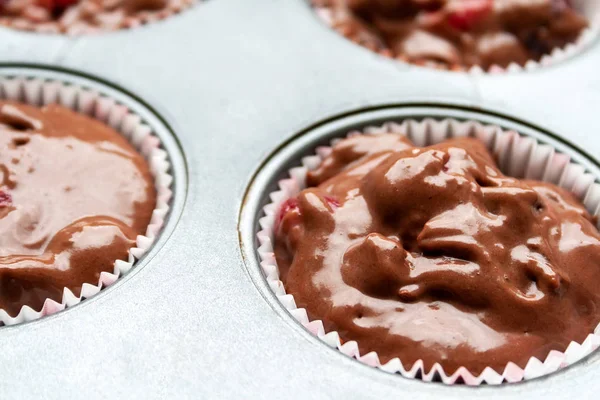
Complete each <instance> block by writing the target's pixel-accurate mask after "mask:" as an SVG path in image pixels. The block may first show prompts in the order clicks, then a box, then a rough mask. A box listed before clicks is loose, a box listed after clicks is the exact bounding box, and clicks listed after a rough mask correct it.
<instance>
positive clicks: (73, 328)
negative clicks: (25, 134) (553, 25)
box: [0, 0, 600, 399]
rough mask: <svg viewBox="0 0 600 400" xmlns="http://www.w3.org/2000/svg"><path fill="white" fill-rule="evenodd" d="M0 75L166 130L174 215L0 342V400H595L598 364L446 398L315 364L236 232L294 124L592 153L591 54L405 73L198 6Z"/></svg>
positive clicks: (23, 48)
mask: <svg viewBox="0 0 600 400" xmlns="http://www.w3.org/2000/svg"><path fill="white" fill-rule="evenodd" d="M0 61H4V62H8V61H13V62H34V63H45V64H50V65H58V66H63V67H67V68H71V69H75V70H80V71H84V72H88V73H92V74H95V75H97V76H99V77H101V78H104V79H107V80H109V81H112V82H115V83H116V84H119V85H122V86H123V87H125V88H126V89H128V90H131V91H132V92H133V93H135V94H137V95H139V96H140V97H142V98H143V99H145V100H146V101H147V102H149V103H150V104H151V105H152V106H154V107H156V108H157V109H158V110H159V111H160V112H161V113H162V114H163V115H164V116H165V117H166V118H167V119H168V120H169V122H171V123H172V125H173V127H174V129H175V130H176V133H177V135H178V138H179V140H180V141H181V144H182V147H183V149H184V153H185V156H186V160H187V166H188V174H189V175H188V180H189V185H188V188H187V200H186V205H185V207H184V209H183V213H182V216H181V219H180V220H179V223H178V224H177V226H176V227H175V229H174V231H173V234H172V235H171V237H170V238H169V240H168V241H166V243H165V244H164V246H162V247H161V248H160V250H159V251H158V252H157V254H155V255H154V257H153V258H152V259H151V260H149V261H148V263H147V264H146V265H144V266H143V267H142V268H139V269H138V270H136V271H135V273H133V274H131V275H130V276H128V277H127V278H125V279H124V280H123V281H122V282H120V283H119V284H117V285H116V286H115V287H112V288H109V289H108V290H106V291H105V292H104V293H102V294H101V295H99V296H97V297H96V298H93V299H91V300H89V301H86V302H84V303H83V304H81V305H79V306H76V307H74V308H72V309H70V310H68V311H66V312H63V313H60V314H57V315H56V316H54V317H51V318H47V319H42V320H40V321H37V322H35V323H30V324H25V325H22V326H17V327H14V328H1V329H0V360H1V361H2V363H1V366H0V374H1V375H0V376H2V379H1V381H0V397H1V398H3V399H4V398H49V399H65V398H89V399H93V398H166V397H168V398H223V397H228V398H232V397H242V398H307V397H310V398H313V399H318V398H342V397H344V398H361V397H365V398H369V397H371V398H383V397H384V396H385V397H386V398H392V397H393V398H402V396H410V397H411V398H413V399H428V398H438V397H441V396H446V397H448V398H456V399H459V398H461V399H470V398H481V397H485V398H490V399H492V398H499V399H500V398H542V397H544V398H556V397H558V396H560V397H564V396H566V395H569V396H577V397H578V398H592V396H593V395H597V393H598V392H600V379H599V378H600V361H599V360H600V356H599V355H598V354H596V355H595V356H593V357H591V358H589V359H588V360H586V361H585V362H583V363H580V364H578V365H577V366H575V367H572V368H569V369H567V370H565V371H563V372H560V373H558V374H555V375H552V376H551V377H548V378H546V379H540V380H535V381H531V382H527V383H524V384H516V385H503V386H502V387H482V388H477V389H473V388H468V387H446V386H443V385H441V384H426V383H423V382H419V381H411V380H407V379H404V378H401V377H399V376H393V375H387V374H385V373H382V372H380V371H376V370H374V369H371V368H368V367H365V366H363V365H361V364H359V363H357V362H355V361H353V360H350V359H347V358H345V357H344V356H342V355H340V354H339V353H337V352H335V351H333V350H330V349H327V348H326V347H325V346H324V345H322V344H320V343H318V342H316V341H314V340H313V339H312V338H310V337H307V335H306V334H305V333H304V332H302V331H301V330H300V329H299V328H298V325H296V324H295V322H293V321H292V320H291V319H289V318H287V317H286V316H282V315H281V314H280V313H278V312H276V311H275V310H274V309H273V308H272V307H271V305H270V302H269V301H268V299H265V298H264V297H263V295H262V292H261V291H259V290H257V287H256V286H255V284H254V282H253V280H252V279H251V277H250V275H249V273H248V270H247V269H246V266H245V265H244V262H243V259H242V255H241V250H240V246H239V242H238V234H237V230H236V228H237V222H238V214H239V211H240V207H241V202H242V198H243V195H244V192H245V190H246V186H247V185H248V183H249V181H250V179H251V177H252V175H253V173H254V170H255V169H256V168H258V166H259V165H260V164H261V162H262V161H263V160H264V159H265V158H266V157H267V156H268V155H269V154H270V153H271V152H272V151H273V150H274V149H275V148H277V147H278V146H279V145H281V144H282V143H283V142H284V141H285V140H286V139H288V138H290V137H292V136H293V135H294V134H295V133H296V132H298V131H300V130H302V129H303V128H305V127H306V126H308V125H311V124H313V123H315V122H317V121H320V120H322V119H325V118H329V117H331V116H333V115H336V114H339V113H344V112H347V111H350V110H354V109H358V108H361V107H367V106H372V105H380V104H386V103H401V102H408V101H418V102H446V103H452V104H462V105H468V106H473V107H483V108H492V109H497V110H501V111H503V112H505V113H508V114H510V115H514V116H516V117H520V118H523V119H526V120H529V121H532V122H533V123H535V124H540V125H542V126H544V127H546V128H548V129H550V130H552V131H554V132H560V133H561V134H563V135H564V136H565V137H567V138H569V140H572V141H573V142H575V143H576V144H577V145H579V146H581V147H583V148H585V149H586V150H587V151H588V152H589V153H591V154H592V155H594V156H596V155H597V154H598V153H599V152H600V139H599V137H598V132H597V131H598V128H597V126H598V125H597V123H596V119H597V115H596V109H597V108H598V107H599V106H600V74H599V73H598V69H599V66H600V47H599V46H597V45H596V46H594V48H593V49H591V50H589V51H587V52H586V53H585V54H583V55H581V56H578V57H576V58H574V59H572V60H569V61H567V62H565V63H563V64H561V65H560V66H556V67H552V68H548V69H545V70H543V71H539V72H535V73H529V74H512V75H508V76H496V77H492V76H482V77H477V78H471V77H469V76H467V75H465V74H456V73H445V72H437V71H431V70H427V69H420V68H414V67H408V66H406V65H402V64H397V63H393V62H389V61H387V60H384V59H382V58H380V57H378V56H375V55H372V54H371V53H369V52H367V51H366V50H363V49H361V48H359V47H357V46H355V45H353V44H351V43H348V42H347V41H345V40H344V39H343V38H340V37H338V36H337V35H336V34H335V33H333V32H330V31H329V30H328V29H327V28H326V27H324V26H323V25H322V24H321V23H320V22H319V21H318V20H316V19H315V18H314V16H313V15H312V13H311V12H310V10H309V9H308V7H307V6H306V5H305V3H304V2H303V1H302V0H211V1H209V2H207V3H205V4H201V5H199V6H197V7H195V8H194V9H192V10H189V11H187V12H185V13H183V14H181V15H179V16H176V17H173V18H170V19H168V20H167V21H164V22H161V23H155V24H153V25H149V26H147V27H143V28H139V29H136V30H132V31H123V32H117V33H110V34H105V35H100V36H95V37H82V38H77V39H73V38H65V37H60V36H44V35H34V34H28V33H21V32H14V31H9V30H5V29H3V30H0Z"/></svg>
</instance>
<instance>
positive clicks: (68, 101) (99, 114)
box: [0, 77, 173, 325]
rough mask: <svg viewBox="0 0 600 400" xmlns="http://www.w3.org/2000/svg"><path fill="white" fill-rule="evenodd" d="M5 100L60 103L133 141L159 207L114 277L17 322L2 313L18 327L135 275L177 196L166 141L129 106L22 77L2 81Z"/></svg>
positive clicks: (1, 318)
mask: <svg viewBox="0 0 600 400" xmlns="http://www.w3.org/2000/svg"><path fill="white" fill-rule="evenodd" d="M0 99H2V100H14V101H19V102H22V103H27V104H30V105H34V106H43V105H46V104H51V103H57V104H60V105H62V106H64V107H67V108H70V109H72V110H74V111H77V112H79V113H82V114H85V115H88V116H90V117H93V118H95V119H97V120H99V121H101V122H104V123H106V124H107V125H109V126H110V127H112V128H113V129H115V130H116V131H117V132H120V133H121V134H122V135H123V136H124V137H125V138H126V139H128V140H129V142H130V143H131V144H132V145H133V146H134V148H135V149H136V150H137V151H138V152H139V153H140V154H141V155H142V156H143V157H144V158H145V159H146V161H147V162H148V165H149V167H150V173H151V174H152V176H153V177H154V185H155V188H156V206H155V209H154V211H153V212H152V217H151V219H150V224H149V225H148V227H147V229H146V234H145V235H138V236H137V238H136V245H135V247H132V248H131V249H129V255H128V259H127V261H124V260H116V261H115V263H114V269H113V272H112V273H111V272H102V273H100V278H99V280H98V282H97V283H96V284H94V283H84V284H83V285H82V287H81V294H80V295H79V296H75V294H73V292H72V291H71V290H70V289H69V288H64V290H63V296H62V300H61V302H60V303H59V302H57V301H54V300H52V299H46V301H45V302H44V305H43V306H42V309H41V310H39V311H36V310H34V309H33V308H31V307H29V306H23V307H22V308H21V310H20V311H19V313H18V315H17V316H16V317H12V316H10V315H9V314H8V313H7V312H6V311H5V310H2V309H0V323H3V324H4V325H15V324H18V323H21V322H26V321H32V320H35V319H38V318H41V317H43V316H46V315H50V314H54V313H57V312H59V311H62V310H64V309H65V308H66V307H72V306H74V305H76V304H79V303H80V302H81V301H82V300H83V299H86V298H90V297H92V296H94V295H95V294H97V293H98V292H100V290H102V289H103V288H104V287H107V286H110V285H112V284H113V283H114V282H116V281H117V279H119V277H121V276H122V275H123V274H125V273H127V272H128V271H129V270H131V268H133V266H134V264H135V262H136V261H137V260H138V259H139V258H141V257H142V256H143V255H144V254H145V253H146V252H147V251H148V250H149V249H150V248H151V247H152V244H153V243H154V241H155V240H156V238H157V236H158V234H159V232H160V230H161V228H162V226H163V224H164V221H165V218H166V216H167V214H168V212H169V209H170V200H171V197H172V192H171V189H170V186H171V183H172V181H173V177H172V175H170V173H169V170H170V164H169V160H168V154H167V152H166V151H165V150H163V149H162V148H161V141H160V139H159V138H158V137H157V136H155V135H154V134H153V133H152V128H151V127H150V126H148V125H146V123H145V122H144V121H143V120H142V118H141V117H140V116H139V115H136V114H135V113H133V112H132V111H131V110H129V109H128V108H127V106H125V105H123V104H119V103H118V102H117V101H115V100H114V99H112V98H110V97H107V96H105V95H102V94H100V93H98V92H95V91H93V90H90V89H86V88H83V87H79V86H76V85H73V84H67V83H63V82H60V81H54V80H43V79H37V78H36V79H26V78H21V77H19V78H0Z"/></svg>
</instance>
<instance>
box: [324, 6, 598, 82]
mask: <svg viewBox="0 0 600 400" xmlns="http://www.w3.org/2000/svg"><path fill="white" fill-rule="evenodd" d="M571 4H572V6H573V8H574V9H575V10H577V11H578V12H580V13H581V14H583V15H584V16H585V17H586V18H587V19H588V21H589V22H590V25H589V27H588V28H587V29H585V30H584V31H583V32H581V35H580V36H579V38H578V39H577V40H576V41H575V42H573V43H569V44H568V45H566V46H565V47H563V48H555V49H554V50H552V52H551V53H550V54H547V55H545V56H543V57H542V58H541V59H540V60H539V61H535V60H529V61H528V62H527V63H525V65H523V66H521V65H519V64H516V63H512V64H510V65H509V66H508V67H501V66H499V65H492V66H491V67H489V68H488V69H487V71H486V70H484V69H483V68H481V67H479V66H473V67H471V68H470V69H469V70H468V72H469V73H470V74H475V75H481V74H485V73H489V74H502V73H506V72H522V71H535V70H537V69H539V68H543V67H547V66H550V65H554V64H557V63H560V62H562V61H564V60H566V59H568V58H570V57H573V56H575V55H577V54H579V53H581V52H582V51H584V50H585V49H587V48H588V47H589V46H590V45H591V44H592V42H594V40H595V39H596V38H597V37H598V33H600V1H598V0H573V1H571ZM315 12H316V14H317V16H319V18H320V19H321V20H323V21H324V22H325V23H326V24H327V25H329V26H333V25H334V23H335V22H336V21H335V13H334V11H333V10H332V9H330V8H328V7H315Z"/></svg>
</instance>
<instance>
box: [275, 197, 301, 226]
mask: <svg viewBox="0 0 600 400" xmlns="http://www.w3.org/2000/svg"><path fill="white" fill-rule="evenodd" d="M297 209H298V199H297V198H295V197H291V198H289V199H287V200H286V201H284V202H283V203H282V204H281V207H279V212H278V213H277V218H275V231H277V230H278V229H279V225H281V221H283V218H284V217H285V215H286V214H287V213H289V212H290V211H294V210H297Z"/></svg>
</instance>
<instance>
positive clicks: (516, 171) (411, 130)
mask: <svg viewBox="0 0 600 400" xmlns="http://www.w3.org/2000/svg"><path fill="white" fill-rule="evenodd" d="M363 133H365V134H375V135H376V134H381V133H397V134H401V135H405V136H407V137H408V138H409V139H410V140H411V141H412V142H413V143H414V144H415V145H416V146H420V147H422V146H429V145H432V144H435V143H439V142H442V141H444V140H446V139H449V138H453V137H464V136H469V137H476V138H478V139H480V140H481V141H482V142H484V143H485V145H486V146H487V147H488V149H489V150H490V151H491V152H492V153H493V154H494V156H495V158H496V159H497V160H498V164H499V167H500V168H501V169H502V171H504V172H505V173H506V174H507V175H511V176H515V177H517V178H527V179H536V180H542V181H547V182H551V183H554V184H557V185H559V186H561V187H563V188H564V189H567V190H570V191H572V192H573V193H574V194H575V195H576V196H577V197H578V198H579V199H580V200H581V201H582V202H583V204H584V205H585V207H586V208H587V209H588V211H589V212H590V213H591V214H592V215H595V216H598V215H599V214H600V184H599V183H597V182H596V179H595V177H594V176H593V175H592V174H591V173H589V172H587V171H586V170H585V168H584V167H582V166H581V165H579V164H576V163H574V162H571V159H570V157H569V156H568V155H566V154H562V153H559V152H557V151H556V150H555V149H554V148H553V147H552V146H550V145H548V144H542V143H539V142H538V141H537V140H536V139H534V138H532V137H527V136H521V135H520V134H519V133H517V132H515V131H504V130H502V129H501V128H500V127H498V126H492V125H482V124H480V123H479V122H474V121H467V122H460V121H457V120H453V119H445V120H439V121H438V120H433V119H425V120H423V121H415V120H405V121H404V122H402V123H401V124H397V123H386V124H384V125H383V126H381V127H370V128H367V129H365V130H364V131H363ZM356 134H360V132H358V131H354V132H351V133H349V134H348V136H351V135H356ZM339 140H340V139H334V140H333V141H332V146H333V145H335V143H337V142H338V141H339ZM330 152H331V147H327V146H322V147H318V148H317V149H316V154H315V155H312V156H307V157H304V158H303V159H302V166H299V167H295V168H292V169H290V170H289V171H288V172H289V178H287V179H283V180H281V181H279V182H278V187H279V190H277V191H275V192H273V193H270V195H269V196H270V199H271V201H272V202H271V203H270V204H268V205H266V206H265V207H264V209H263V210H264V213H265V216H264V217H263V218H261V219H260V220H259V225H260V229H261V230H260V231H259V232H258V233H257V234H256V237H257V239H258V243H259V247H258V249H257V252H258V255H259V258H260V266H261V269H262V271H263V273H264V275H265V277H266V280H267V282H268V284H269V287H270V288H271V290H272V291H273V293H274V294H275V295H276V296H277V298H278V299H279V301H280V302H281V304H282V305H283V306H284V307H285V308H286V309H287V310H288V311H289V312H290V314H291V315H292V316H293V317H294V318H295V319H296V320H297V321H298V322H300V323H301V324H302V325H303V326H304V327H305V328H306V329H308V330H309V331H310V332H311V333H312V334H314V335H315V336H317V337H318V338H319V339H321V340H322V341H323V342H325V343H326V344H327V345H329V346H331V347H334V348H337V349H338V350H339V351H341V352H342V353H344V354H346V355H347V356H349V357H352V358H356V359H357V360H359V361H361V362H362V363H364V364H367V365H370V366H373V367H376V368H379V369H381V370H383V371H386V372H390V373H400V374H402V375H403V376H405V377H407V378H420V379H422V380H424V381H428V382H429V381H433V380H441V381H442V382H443V383H445V384H454V383H456V382H457V381H459V382H460V380H462V382H464V383H465V384H467V385H480V384H482V383H487V384H491V385H497V384H501V383H503V382H518V381H522V380H528V379H533V378H537V377H540V376H543V375H547V374H550V373H552V372H555V371H557V370H559V369H561V368H564V367H567V366H568V365H571V364H573V363H575V362H577V361H579V360H581V359H582V358H583V357H586V356H587V355H589V354H590V353H592V352H593V351H594V350H596V348H598V347H599V346H600V324H599V325H598V326H597V327H596V329H595V331H594V332H592V333H590V334H589V335H588V336H587V338H586V339H585V341H584V342H583V343H581V344H579V343H576V342H571V343H570V344H569V346H568V347H567V349H566V351H565V352H564V353H563V352H559V351H556V350H552V351H551V352H550V353H549V354H548V356H547V357H546V359H545V360H538V359H537V358H535V357H532V358H531V359H530V360H529V362H528V363H527V365H526V367H525V368H524V369H523V368H521V367H519V366H518V365H516V364H514V363H512V362H509V363H508V364H507V365H506V367H505V368H504V371H503V373H502V374H499V373H497V372H496V371H495V370H494V369H492V368H491V367H487V368H485V369H484V370H483V372H482V373H481V374H480V375H475V374H472V373H471V372H470V371H469V370H468V369H467V368H465V367H460V368H459V369H457V371H456V372H454V373H453V374H451V375H449V374H447V373H446V372H445V371H444V369H443V368H442V366H441V365H440V364H437V363H436V364H435V365H434V366H433V367H432V368H431V370H429V371H426V370H425V369H424V365H423V361H422V360H418V361H417V362H415V363H414V364H413V365H412V366H411V367H410V368H409V369H406V368H405V366H404V365H403V364H402V362H401V361H400V360H399V359H398V358H394V359H392V360H390V361H389V362H387V363H386V364H383V365H382V364H381V363H380V362H379V357H378V355H377V353H375V352H370V353H368V354H364V355H361V354H360V352H359V349H358V345H357V343H356V342H355V341H349V342H345V343H343V344H342V342H341V341H340V337H339V334H338V333H337V332H335V331H332V332H325V330H324V327H323V323H322V321H320V320H315V321H310V320H309V319H308V316H307V313H306V310H305V309H303V308H297V307H296V303H295V301H294V296H293V295H290V294H287V293H286V291H285V288H284V285H283V282H281V281H280V280H279V270H278V268H277V264H276V261H275V255H274V252H273V240H274V238H273V226H274V223H275V219H276V215H277V213H278V211H279V209H280V207H281V205H282V203H283V202H285V201H286V200H287V199H289V198H290V197H295V196H296V195H297V194H298V193H299V192H300V191H301V190H303V189H304V188H305V187H306V174H307V172H308V171H310V170H313V169H315V168H317V167H318V166H319V165H320V164H321V162H322V160H323V159H324V158H325V157H327V155H329V154H330ZM599 225H600V222H599Z"/></svg>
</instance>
